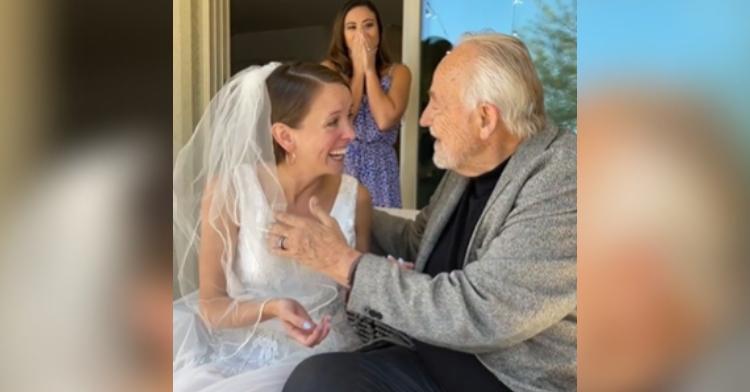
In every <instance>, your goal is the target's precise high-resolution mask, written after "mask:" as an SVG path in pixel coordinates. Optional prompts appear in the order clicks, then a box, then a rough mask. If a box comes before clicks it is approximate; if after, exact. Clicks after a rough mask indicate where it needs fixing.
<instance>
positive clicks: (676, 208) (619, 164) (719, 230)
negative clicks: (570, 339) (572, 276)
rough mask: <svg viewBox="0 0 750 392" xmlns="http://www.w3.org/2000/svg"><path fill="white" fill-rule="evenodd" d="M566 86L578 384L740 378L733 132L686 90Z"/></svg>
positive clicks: (738, 201)
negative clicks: (572, 105)
mask: <svg viewBox="0 0 750 392" xmlns="http://www.w3.org/2000/svg"><path fill="white" fill-rule="evenodd" d="M604 86H605V84H603V85H602V86H600V88H598V89H596V90H592V91H588V92H584V93H583V95H582V96H579V114H578V120H579V142H578V147H579V151H578V152H579V161H578V162H579V167H578V170H579V183H578V184H579V187H578V192H579V193H578V202H579V223H578V239H579V242H578V243H579V248H578V249H579V260H578V262H579V264H578V272H579V286H578V301H579V331H578V337H579V339H578V349H579V352H578V355H579V364H578V369H579V389H580V390H581V391H583V392H589V391H590V392H596V391H609V392H630V391H633V392H636V391H661V390H677V391H745V390H748V387H750V377H748V373H747V369H748V366H750V323H748V322H750V317H748V316H750V312H749V311H750V307H748V305H749V303H748V299H749V298H750V293H749V292H748V288H749V287H750V274H749V272H750V263H748V261H750V258H748V247H749V246H750V241H748V239H749V238H750V230H749V227H750V226H749V224H750V219H749V218H750V214H749V212H750V209H749V206H750V204H749V203H748V201H750V197H749V195H750V193H748V192H749V191H750V188H749V187H748V181H747V180H748V177H747V175H748V172H747V170H746V168H747V166H746V162H743V161H745V158H746V156H747V155H746V151H747V149H743V146H742V144H741V143H740V142H741V133H740V132H737V131H738V130H737V129H736V128H732V127H731V125H729V124H730V123H731V122H730V121H728V117H727V116H726V115H724V114H722V113H721V112H720V111H718V110H715V108H714V107H713V106H714V102H710V101H707V100H705V99H704V97H703V96H702V95H701V94H699V93H698V91H691V90H689V89H686V88H684V87H676V86H669V85H662V84H660V83H658V82H653V81H650V82H649V81H645V80H641V79H636V80H629V81H627V83H625V81H623V82H622V83H619V82H618V83H615V82H613V81H612V84H611V85H610V87H604Z"/></svg>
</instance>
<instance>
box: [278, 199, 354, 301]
mask: <svg viewBox="0 0 750 392" xmlns="http://www.w3.org/2000/svg"><path fill="white" fill-rule="evenodd" d="M310 212H311V213H312V215H313V216H314V217H315V219H309V218H303V217H299V216H295V215H291V214H284V213H280V214H277V215H276V223H274V224H272V225H271V227H270V230H269V236H268V246H269V248H270V249H271V252H272V253H274V254H275V255H278V256H281V257H285V258H289V259H293V260H297V261H298V262H299V263H301V264H303V265H306V266H308V267H310V268H312V269H314V270H316V271H318V272H321V273H323V274H325V275H328V276H329V277H331V278H332V279H333V280H335V281H336V282H338V283H340V284H341V285H344V286H346V285H347V284H348V283H349V282H348V279H349V271H350V269H351V266H352V264H353V263H354V262H355V261H356V259H357V258H358V257H359V256H360V253H359V252H357V251H356V250H355V249H352V248H351V247H350V246H349V245H348V244H347V241H346V237H344V233H342V232H341V228H340V227H339V224H338V222H336V220H335V219H333V218H331V217H330V216H329V215H328V214H327V213H326V212H325V211H323V209H322V208H321V207H320V205H319V204H318V200H317V199H316V198H314V197H313V198H311V199H310ZM280 245H283V246H280Z"/></svg>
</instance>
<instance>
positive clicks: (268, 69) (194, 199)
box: [173, 63, 338, 371]
mask: <svg viewBox="0 0 750 392" xmlns="http://www.w3.org/2000/svg"><path fill="white" fill-rule="evenodd" d="M280 65H281V64H279V63H270V64H268V65H265V66H262V67H257V66H256V67H251V68H248V69H246V70H244V71H242V72H240V73H238V74H237V75H235V76H234V77H233V78H232V79H231V80H229V81H228V82H227V84H226V85H225V86H224V87H223V88H222V89H221V90H220V91H219V92H218V94H217V95H216V96H215V97H214V99H213V100H212V101H211V103H210V105H209V108H208V109H207V111H206V112H205V114H204V116H203V118H202V119H201V121H200V122H199V123H198V126H197V127H196V130H195V133H194V135H193V136H192V137H191V139H190V141H189V142H188V143H187V144H186V146H185V147H184V148H183V149H182V150H181V151H180V153H179V154H178V156H177V160H176V163H175V170H174V177H173V230H174V233H173V235H174V249H175V264H176V267H177V281H178V286H179V294H180V296H181V297H182V298H180V299H179V300H178V301H176V302H175V307H174V316H173V318H174V331H173V332H174V337H175V341H174V362H173V370H174V371H177V370H180V369H182V368H185V367H194V366H200V365H201V364H205V363H209V362H217V361H224V362H226V361H230V362H232V361H246V359H242V358H237V357H238V356H237V355H236V354H238V353H240V352H241V351H242V350H243V348H247V347H248V344H249V343H250V342H251V338H253V337H254V335H255V334H256V329H257V330H259V331H260V330H266V331H267V330H269V329H274V330H276V331H281V326H280V324H279V323H277V322H275V321H270V322H267V323H263V324H262V325H260V327H259V322H257V323H255V325H254V326H248V327H247V328H244V327H243V328H234V329H230V330H227V329H224V330H220V331H219V330H216V331H213V330H211V329H210V328H209V327H208V325H209V324H208V323H205V322H202V321H203V320H201V319H200V317H201V316H200V314H201V312H200V311H199V305H200V303H199V296H198V293H197V290H198V288H199V282H198V254H199V251H200V242H201V224H202V223H204V224H205V223H206V222H202V221H201V209H202V208H203V209H204V214H205V210H206V206H205V205H203V206H202V204H203V203H205V202H206V201H205V200H209V201H210V205H209V206H208V211H209V213H208V217H207V222H210V224H211V228H212V229H213V230H216V232H218V233H219V235H220V237H221V238H222V241H223V248H224V250H225V252H224V253H225V254H224V256H223V258H222V260H221V263H222V265H223V269H224V274H225V276H226V282H227V287H226V292H227V294H228V296H229V297H230V298H231V299H232V303H233V305H231V306H230V307H229V309H227V311H226V313H225V314H224V317H234V316H236V315H237V314H238V313H239V311H238V308H239V303H240V302H242V301H243V300H252V301H255V302H258V303H263V304H265V303H266V302H267V301H268V300H270V299H272V298H278V297H290V298H294V299H296V300H298V301H299V302H300V303H301V304H302V305H303V306H304V307H305V308H306V309H307V310H308V312H309V313H310V315H311V316H313V313H314V312H317V311H318V310H319V309H322V308H324V307H326V306H327V305H328V304H330V303H331V302H332V301H333V300H335V298H336V297H337V295H338V293H337V287H336V285H335V283H333V282H332V281H330V279H328V278H326V277H322V276H317V277H316V276H314V275H318V274H315V273H313V272H312V271H311V270H309V269H307V268H304V267H301V266H299V265H298V264H297V263H296V262H293V261H291V260H283V261H281V260H279V259H278V258H277V257H275V256H273V255H272V254H271V253H270V252H269V249H268V248H267V247H266V245H265V238H266V235H267V227H268V224H269V223H270V222H271V221H272V219H273V213H274V212H277V211H284V210H286V201H285V198H284V193H283V190H282V188H281V185H280V183H279V181H278V177H277V172H276V157H275V156H274V148H273V136H272V133H271V102H270V97H269V94H268V89H267V87H266V81H267V79H268V77H269V76H270V75H271V74H272V73H273V71H274V70H276V69H277V68H278V67H279V66H280ZM207 189H210V195H211V198H210V199H208V198H205V193H206V190H207ZM204 199H205V200H204ZM232 227H234V228H236V227H239V233H238V234H237V240H236V241H232V240H231V239H230V228H232ZM232 242H236V243H232ZM238 260H239V261H238ZM238 263H239V264H241V270H242V271H240V272H238V267H237V264H238ZM248 276H251V278H248ZM243 279H255V280H254V281H253V280H250V281H249V282H248V281H246V280H243ZM258 282H261V283H265V282H269V284H267V285H263V284H260V285H259V284H255V283H258ZM260 313H262V306H261V308H260V310H259V314H258V316H260ZM186 321H187V322H186ZM282 332H283V331H282ZM277 336H278V335H277ZM245 365H247V364H246V363H244V364H242V363H241V364H235V365H232V367H233V368H234V369H241V368H242V367H243V366H245Z"/></svg>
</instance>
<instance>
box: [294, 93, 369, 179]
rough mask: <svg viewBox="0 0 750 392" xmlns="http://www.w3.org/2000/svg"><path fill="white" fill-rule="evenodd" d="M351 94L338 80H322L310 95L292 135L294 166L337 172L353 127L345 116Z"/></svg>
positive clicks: (318, 171)
mask: <svg viewBox="0 0 750 392" xmlns="http://www.w3.org/2000/svg"><path fill="white" fill-rule="evenodd" d="M351 106H352V95H351V92H350V91H349V89H348V88H347V87H345V86H343V85H341V84H326V85H324V86H323V87H322V88H321V90H320V92H319V93H318V94H317V95H316V97H315V98H314V101H313V103H312V105H311V106H310V112H309V113H308V114H307V116H306V117H305V119H304V120H302V126H301V127H300V129H299V130H298V131H297V132H293V136H294V138H295V140H294V145H295V147H296V148H295V151H294V153H295V155H296V159H295V161H294V163H293V164H294V166H299V167H303V168H305V170H308V171H310V172H314V173H316V174H318V173H319V174H341V173H342V172H343V170H344V156H345V155H346V148H347V146H348V145H349V142H351V141H352V140H354V128H352V122H351V119H350V117H349V112H350V110H351Z"/></svg>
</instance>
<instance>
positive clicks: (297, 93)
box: [266, 62, 349, 163]
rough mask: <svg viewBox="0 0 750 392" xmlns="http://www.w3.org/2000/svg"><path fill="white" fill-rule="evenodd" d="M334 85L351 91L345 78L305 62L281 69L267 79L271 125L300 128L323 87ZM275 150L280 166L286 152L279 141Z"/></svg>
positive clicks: (274, 142)
mask: <svg viewBox="0 0 750 392" xmlns="http://www.w3.org/2000/svg"><path fill="white" fill-rule="evenodd" d="M332 83H333V84H335V83H338V84H341V85H343V86H346V87H347V88H349V85H348V84H347V82H346V80H344V78H343V77H342V76H341V75H339V74H338V73H336V72H334V71H332V70H330V69H328V68H326V67H325V66H323V65H320V64H315V63H305V62H295V63H290V64H283V65H280V66H279V67H278V68H276V69H275V70H274V71H273V72H272V73H271V75H269V76H268V79H266V86H267V88H268V96H269V98H270V99H271V124H274V123H283V124H286V125H288V126H290V127H291V128H299V126H300V124H301V123H302V120H303V119H304V118H305V116H307V114H308V113H309V112H310V107H311V106H312V102H313V99H314V98H315V97H316V96H317V94H318V92H319V91H320V89H321V87H323V86H324V85H326V84H332ZM273 150H274V155H275V156H276V162H277V163H278V162H281V161H282V160H283V159H284V158H285V157H286V154H287V152H286V150H284V149H283V148H282V147H281V146H280V145H279V144H278V143H276V140H274V141H273Z"/></svg>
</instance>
